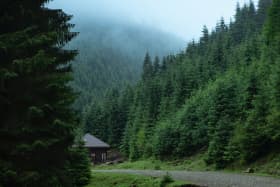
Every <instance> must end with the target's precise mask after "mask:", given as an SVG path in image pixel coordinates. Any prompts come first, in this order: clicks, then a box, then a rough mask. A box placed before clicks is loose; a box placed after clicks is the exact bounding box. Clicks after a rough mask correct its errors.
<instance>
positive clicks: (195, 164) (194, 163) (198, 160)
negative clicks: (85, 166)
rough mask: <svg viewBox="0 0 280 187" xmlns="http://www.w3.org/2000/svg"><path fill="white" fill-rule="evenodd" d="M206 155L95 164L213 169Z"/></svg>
mask: <svg viewBox="0 0 280 187" xmlns="http://www.w3.org/2000/svg"><path fill="white" fill-rule="evenodd" d="M204 157H205V155H204V154H197V155H195V156H193V157H189V158H186V159H183V160H182V159H181V160H172V161H159V160H153V159H147V160H140V161H135V162H124V163H121V164H116V165H99V166H95V167H94V169H140V170H141V169H151V170H189V171H198V170H200V171H205V170H213V169H214V168H213V167H212V166H206V164H205V163H204Z"/></svg>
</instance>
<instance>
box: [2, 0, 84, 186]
mask: <svg viewBox="0 0 280 187" xmlns="http://www.w3.org/2000/svg"><path fill="white" fill-rule="evenodd" d="M47 2H49V1H48V0H39V1H31V0H21V1H19V0H16V1H10V0H2V1H1V3H0V59H1V62H0V82H1V83H0V84H1V86H0V113H1V118H0V186H4V187H22V186H26V187H31V186H32V187H33V186H40V187H49V186H75V185H76V184H77V183H79V182H77V179H76V178H75V176H70V175H69V173H68V172H67V170H68V169H71V167H72V166H74V165H73V163H72V160H71V159H70V158H71V155H72V152H71V151H70V148H71V146H72V145H73V140H74V129H75V127H76V126H77V118H76V116H75V114H74V112H73V110H72V109H71V104H72V102H73V100H74V98H75V94H74V93H73V91H72V89H71V88H70V87H69V85H68V84H67V83H68V82H69V80H71V74H70V71H71V66H70V64H69V61H70V60H72V59H73V58H74V56H75V55H76V51H71V50H65V49H63V46H64V45H65V44H66V43H67V42H69V41H70V40H71V39H72V38H73V37H74V36H75V35H76V33H72V32H70V29H71V28H72V27H73V25H72V24H70V23H69V22H68V21H69V20H70V19H71V16H69V15H67V14H65V13H64V12H63V11H62V10H51V9H49V8H47V7H46V3H47ZM75 162H77V161H75ZM87 180H88V179H87Z"/></svg>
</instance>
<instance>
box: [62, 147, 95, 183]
mask: <svg viewBox="0 0 280 187" xmlns="http://www.w3.org/2000/svg"><path fill="white" fill-rule="evenodd" d="M70 151H71V154H70V159H69V166H66V169H67V172H68V175H69V177H70V178H72V179H73V186H75V187H79V186H85V185H87V184H89V182H90V179H91V166H90V159H89V156H88V155H89V153H88V151H87V150H86V148H84V147H83V144H82V143H79V144H78V145H77V146H75V147H72V148H71V150H70Z"/></svg>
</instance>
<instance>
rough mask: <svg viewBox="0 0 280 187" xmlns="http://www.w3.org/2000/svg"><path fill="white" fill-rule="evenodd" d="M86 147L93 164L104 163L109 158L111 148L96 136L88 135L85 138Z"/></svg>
mask: <svg viewBox="0 0 280 187" xmlns="http://www.w3.org/2000/svg"><path fill="white" fill-rule="evenodd" d="M83 140H84V142H85V147H86V148H88V150H89V154H90V158H91V161H92V163H93V164H98V163H104V162H106V161H107V158H108V150H109V149H110V146H109V145H108V144H107V143H105V142H103V141H102V140H100V139H98V138H96V137H95V136H93V135H91V134H89V133H87V134H85V136H84V137H83Z"/></svg>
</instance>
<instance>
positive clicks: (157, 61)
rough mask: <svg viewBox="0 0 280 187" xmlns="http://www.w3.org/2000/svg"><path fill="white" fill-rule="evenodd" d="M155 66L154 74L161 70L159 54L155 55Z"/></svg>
mask: <svg viewBox="0 0 280 187" xmlns="http://www.w3.org/2000/svg"><path fill="white" fill-rule="evenodd" d="M153 67H154V75H156V74H158V73H159V72H160V61H159V58H158V56H156V57H155V60H154V65H153Z"/></svg>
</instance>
